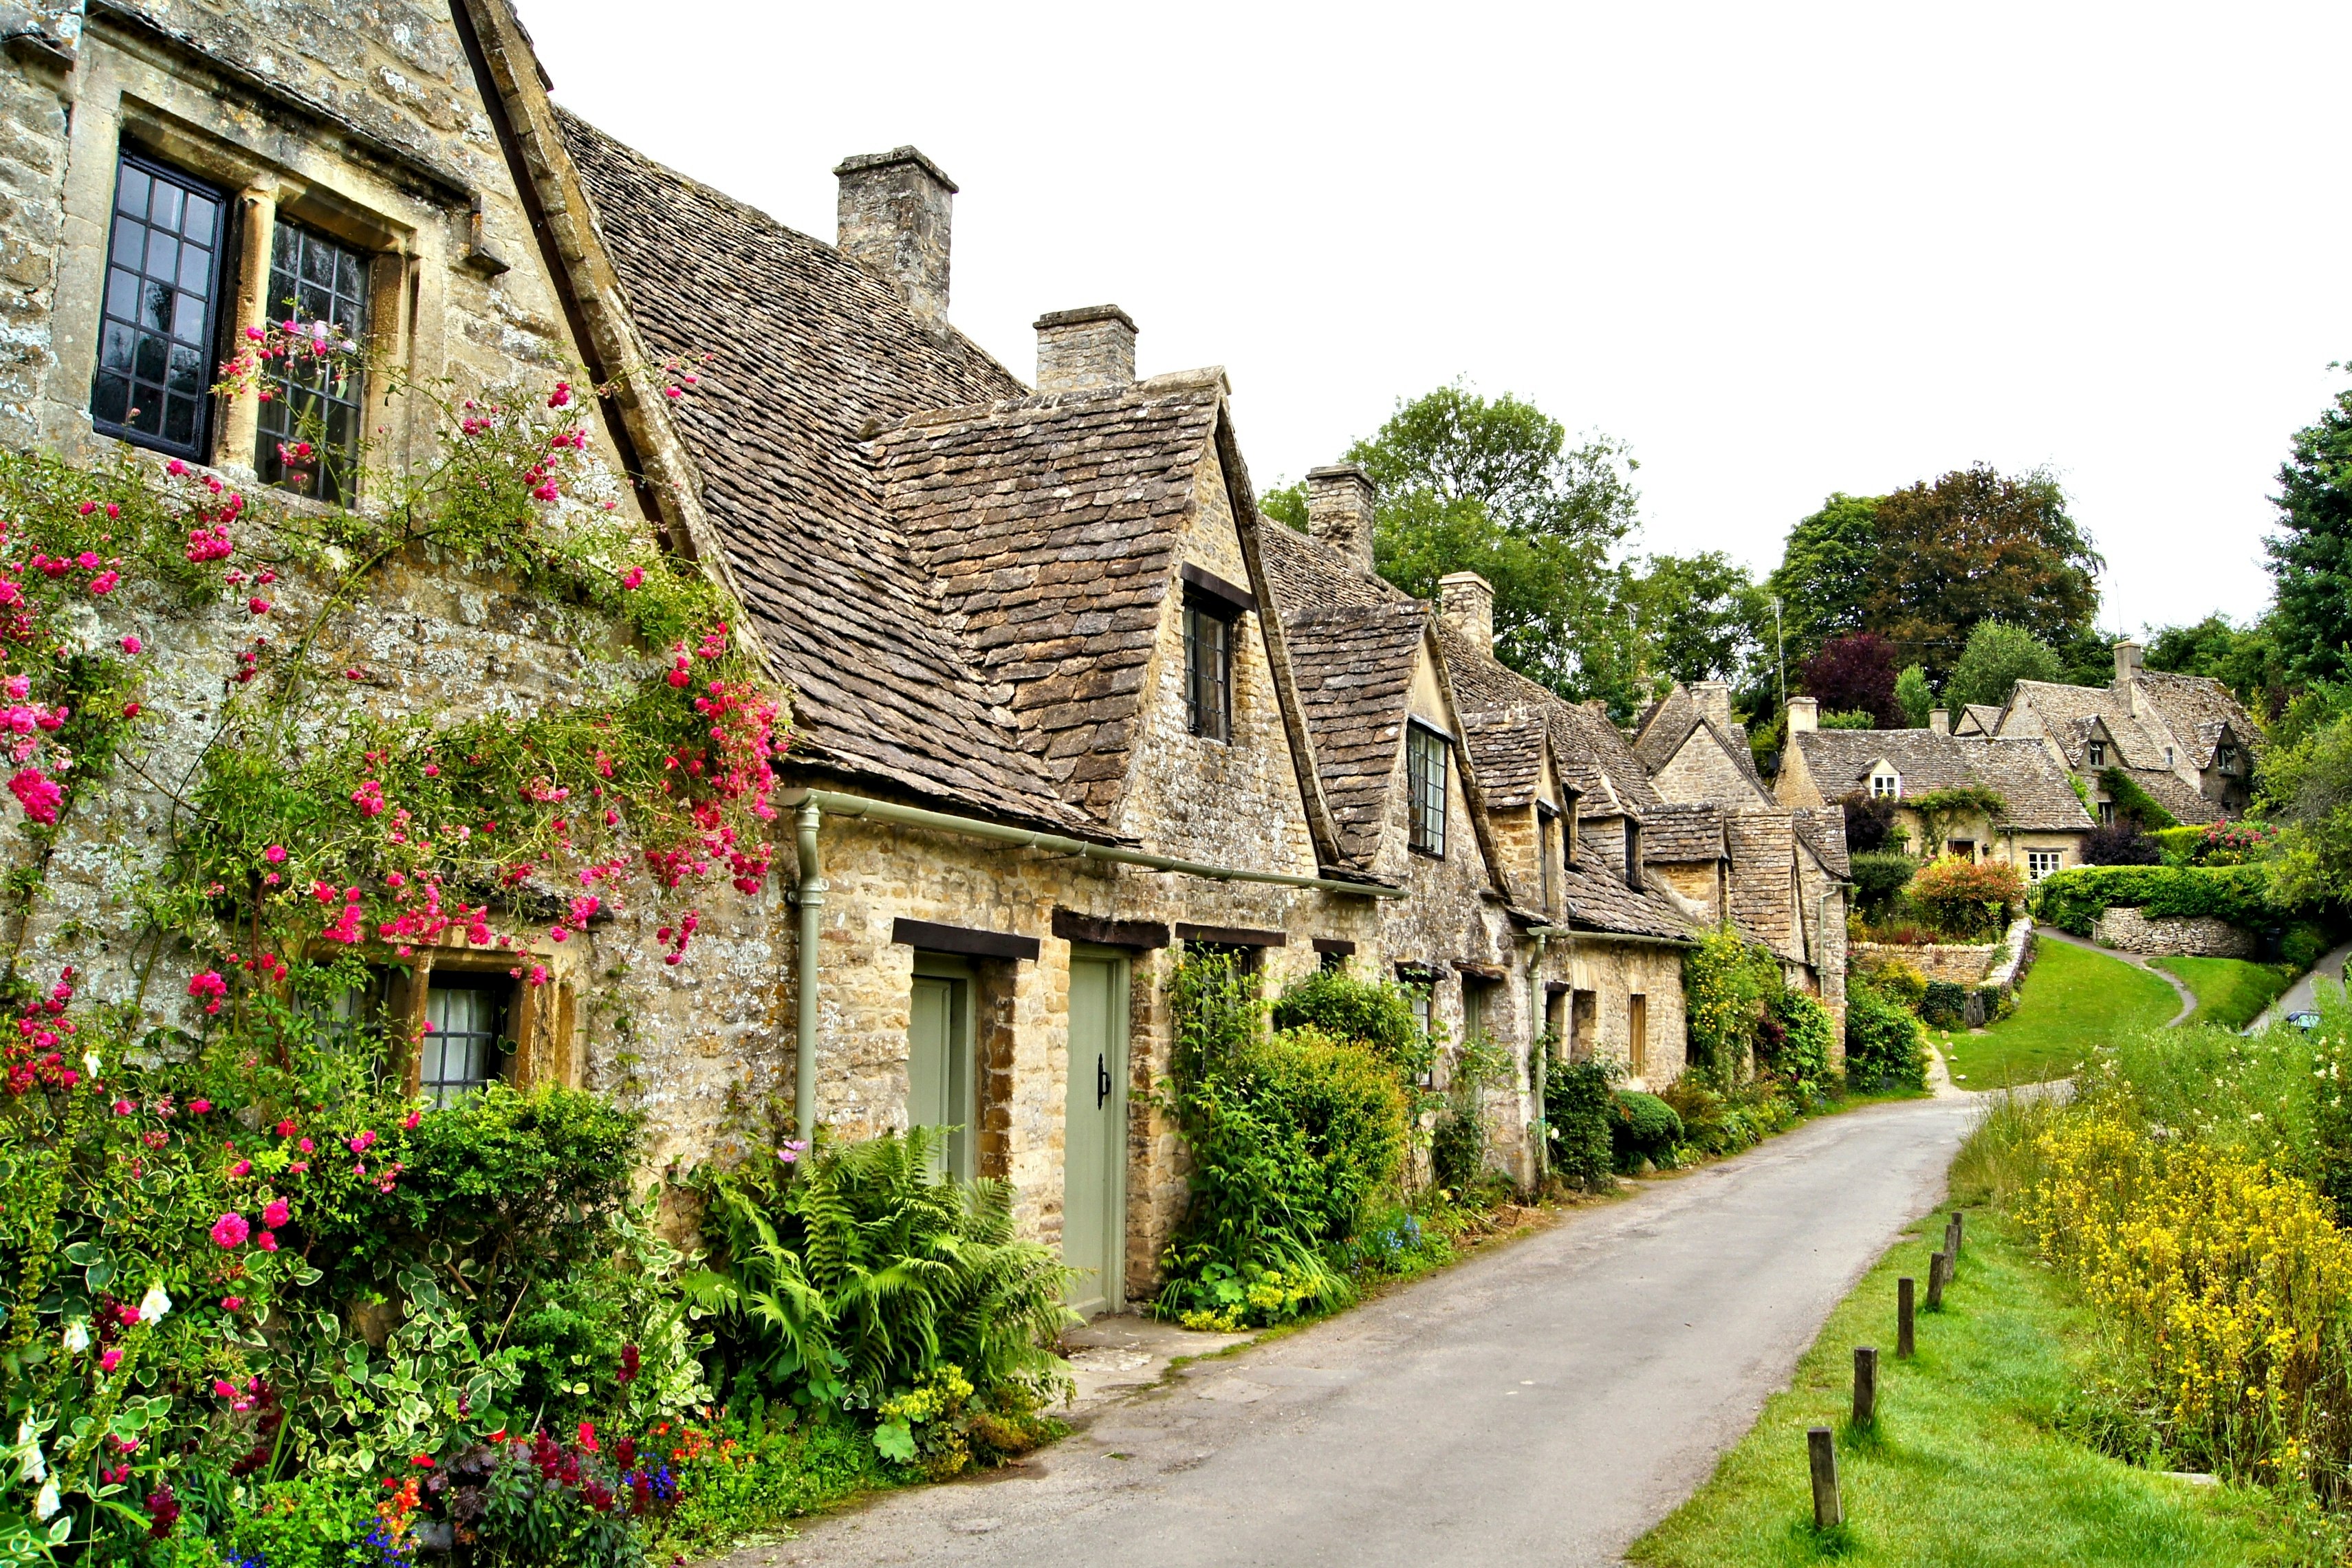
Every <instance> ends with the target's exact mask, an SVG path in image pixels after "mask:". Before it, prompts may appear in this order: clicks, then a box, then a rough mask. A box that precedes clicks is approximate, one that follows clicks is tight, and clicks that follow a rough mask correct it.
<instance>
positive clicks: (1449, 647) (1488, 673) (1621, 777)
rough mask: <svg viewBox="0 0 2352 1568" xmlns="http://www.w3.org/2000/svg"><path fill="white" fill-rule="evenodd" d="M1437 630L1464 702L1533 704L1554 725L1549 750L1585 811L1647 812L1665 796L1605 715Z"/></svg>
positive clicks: (1475, 706) (1450, 631) (1448, 629)
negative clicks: (1561, 694)
mask: <svg viewBox="0 0 2352 1568" xmlns="http://www.w3.org/2000/svg"><path fill="white" fill-rule="evenodd" d="M1438 638H1439V641H1440V642H1442V643H1443V644H1444V648H1445V663H1446V668H1447V669H1448V671H1449V672H1450V673H1451V674H1452V675H1453V678H1454V689H1455V690H1456V692H1458V693H1459V694H1460V696H1461V699H1462V705H1463V707H1464V709H1465V710H1479V709H1485V708H1533V709H1536V710H1538V711H1540V712H1542V713H1543V714H1544V716H1545V720H1546V723H1547V725H1548V727H1549V731H1550V733H1551V742H1552V756H1553V758H1554V759H1555V760H1556V761H1557V762H1558V763H1559V769H1560V773H1561V776H1562V779H1563V780H1564V782H1565V783H1566V784H1568V786H1569V787H1570V789H1573V790H1575V791H1576V792H1577V804H1576V814H1577V816H1579V817H1580V818H1581V817H1590V816H1619V815H1631V816H1644V815H1645V814H1647V813H1648V812H1649V811H1650V810H1651V809H1652V808H1653V807H1655V806H1659V805H1664V804H1665V803H1664V800H1663V799H1661V798H1660V796H1659V795H1658V792H1657V789H1656V786H1654V784H1651V782H1650V773H1649V770H1648V769H1647V768H1645V767H1643V765H1642V759H1641V758H1639V757H1637V756H1635V755H1634V754H1633V748H1632V747H1631V746H1629V745H1627V744H1626V743H1625V737H1624V736H1623V735H1622V734H1620V733H1619V732H1618V730H1617V726H1616V725H1614V724H1612V723H1611V722H1610V721H1609V719H1608V716H1607V715H1605V714H1601V713H1595V712H1594V711H1593V710H1591V708H1588V707H1586V706H1584V705H1582V704H1580V703H1575V702H1570V701H1569V700H1566V699H1565V698H1562V697H1561V696H1560V695H1559V693H1558V692H1556V691H1553V690H1552V689H1550V688H1549V687H1548V686H1544V685H1542V684H1540V683H1538V682H1537V681H1533V680H1530V679H1528V678H1527V677H1526V676H1524V675H1521V674H1520V673H1519V672H1518V671H1517V670H1516V669H1513V668H1510V667H1509V666H1508V665H1507V664H1505V663H1503V662H1502V661H1501V660H1500V659H1498V658H1496V657H1495V656H1494V653H1493V652H1492V650H1490V649H1486V648H1480V647H1472V646H1471V644H1470V639H1469V638H1467V637H1464V636H1463V635H1462V634H1461V633H1460V632H1458V631H1455V630H1454V628H1453V627H1452V626H1447V625H1444V623H1443V622H1441V623H1440V624H1439V626H1438Z"/></svg>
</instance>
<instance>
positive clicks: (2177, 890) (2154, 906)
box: [2032, 866, 2272, 936]
mask: <svg viewBox="0 0 2352 1568" xmlns="http://www.w3.org/2000/svg"><path fill="white" fill-rule="evenodd" d="M2268 888H2269V881H2268V879H2267V878H2266V877H2265V875H2264V873H2263V868H2261V867H2259V866H2083V867H2077V868H2074V869H2071V870H2065V871H2058V872H2053V874H2051V875H2050V876H2048V877H2045V878H2043V879H2042V880H2041V881H2040V882H2039V883H2037V884H2036V885H2035V887H2034V889H2033V892H2032V911H2033V917H2034V918H2035V919H2036V920H2042V921H2049V922H2050V923H2051V924H2052V925H2054V926H2056V927H2057V928H2058V929H2059V930H2061V931H2072V932H2074V934H2075V935H2076V936H2088V935H2090V934H2091V927H2092V926H2093V925H2095V923H2097V921H2098V918H2099V917H2100V916H2101V915H2103V914H2105V913H2106V912H2107V910H2109V909H2111V908H2114V907H2116V906H2118V905H2121V906H2125V907H2128V908H2136V909H2137V910H2139V911H2140V913H2142V914H2143V915H2146V916H2147V918H2148V919H2150V920H2184V919H2194V918H2197V917H2200V916H2210V917H2211V918H2213V919H2215V920H2223V921H2229V922H2230V923H2231V925H2236V926H2249V927H2260V926H2263V925H2264V924H2267V923H2269V921H2271V919H2272V913H2271V909H2270V902H2269V898H2268Z"/></svg>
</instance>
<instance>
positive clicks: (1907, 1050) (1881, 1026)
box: [1845, 975, 1927, 1094]
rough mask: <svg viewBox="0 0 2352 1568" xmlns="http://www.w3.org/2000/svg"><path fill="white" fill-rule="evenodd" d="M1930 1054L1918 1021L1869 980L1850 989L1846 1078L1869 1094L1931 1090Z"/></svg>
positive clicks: (1851, 980)
mask: <svg viewBox="0 0 2352 1568" xmlns="http://www.w3.org/2000/svg"><path fill="white" fill-rule="evenodd" d="M1845 1079H1846V1083H1847V1085H1848V1087H1850V1088H1852V1089H1854V1090H1856V1091H1857V1092H1860V1093H1864V1094H1871V1093H1876V1092H1878V1091H1880V1090H1884V1089H1922V1088H1925V1087H1926V1085H1927V1045H1926V1041H1925V1037H1923V1036H1922V1034H1921V1033H1920V1028H1919V1020H1918V1019H1917V1018H1916V1016H1913V1015H1912V1013H1911V1011H1910V1009H1909V1008H1907V1007H1905V1006H1904V1005H1902V1004H1901V1003H1899V1002H1896V1001H1895V1000H1894V999H1893V998H1891V997H1889V996H1887V995H1885V994H1883V993H1881V992H1880V991H1879V989H1878V988H1877V987H1876V986H1874V985H1873V984H1871V983H1870V982H1869V981H1867V980H1865V979H1863V978H1862V977H1860V976H1858V975H1857V976H1853V977H1851V978H1849V979H1848V980H1847V982H1846V989H1845Z"/></svg>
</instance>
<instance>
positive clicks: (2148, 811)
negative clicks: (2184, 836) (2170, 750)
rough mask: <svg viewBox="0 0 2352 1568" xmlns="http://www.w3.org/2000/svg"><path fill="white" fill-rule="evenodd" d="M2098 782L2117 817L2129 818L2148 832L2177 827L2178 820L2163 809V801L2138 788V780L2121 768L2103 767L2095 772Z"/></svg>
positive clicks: (2119, 818) (2178, 824)
mask: <svg viewBox="0 0 2352 1568" xmlns="http://www.w3.org/2000/svg"><path fill="white" fill-rule="evenodd" d="M2099 784H2100V786H2101V787H2102V788H2104V789H2105V791H2106V792H2107V798H2108V799H2109V800H2111V801H2113V802H2115V806H2116V818H2117V819H2118V820H2121V819H2124V818H2129V819H2130V820H2132V821H2134V822H2137V823H2138V824H2139V825H2140V826H2141V827H2142V828H2144V829H2147V830H2149V831H2155V830H2158V829H2161V828H2167V827H2178V826H2180V819H2179V817H2177V816H2173V815H2172V813H2170V812H2169V811H2167V810H2166V809H2165V808H2164V803H2163V802H2161V801H2159V800H2158V799H2157V798H2156V796H2154V795H2150V794H2148V793H2147V791H2146V790H2144V789H2142V788H2140V787H2139V781H2138V780H2137V779H2135V778H2133V777H2132V776H2131V774H2129V773H2126V772H2125V771H2124V770H2123V769H2121V768H2108V769H2106V770H2105V772H2103V773H2100V774H2099Z"/></svg>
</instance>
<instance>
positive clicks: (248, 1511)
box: [217, 1476, 383, 1568]
mask: <svg viewBox="0 0 2352 1568" xmlns="http://www.w3.org/2000/svg"><path fill="white" fill-rule="evenodd" d="M382 1495H383V1491H382V1489H381V1488H379V1487H377V1486H376V1485H375V1483H374V1482H373V1480H371V1479H367V1478H364V1477H359V1478H353V1477H343V1476H313V1477H307V1478H304V1479H300V1480H291V1481H277V1482H273V1483H271V1484H269V1485H268V1486H264V1487H257V1488H256V1489H254V1492H253V1495H252V1496H251V1498H250V1499H249V1500H248V1501H247V1506H246V1507H245V1508H244V1509H243V1510H239V1511H238V1512H236V1514H234V1515H232V1516H230V1517H229V1518H227V1519H226V1520H224V1521H222V1526H223V1528H222V1529H221V1531H220V1532H219V1535H218V1539H217V1544H218V1546H219V1547H220V1549H221V1555H222V1556H223V1557H224V1558H225V1559H242V1560H244V1561H246V1562H248V1563H264V1564H266V1565H267V1568H381V1564H382V1559H381V1557H379V1556H377V1555H376V1554H374V1553H373V1552H371V1551H370V1549H369V1548H368V1546H367V1544H366V1542H367V1538H368V1536H369V1534H370V1532H372V1531H374V1530H375V1529H376V1528H377V1521H376V1512H375V1505H376V1500H377V1498H379V1497H381V1496H382Z"/></svg>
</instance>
